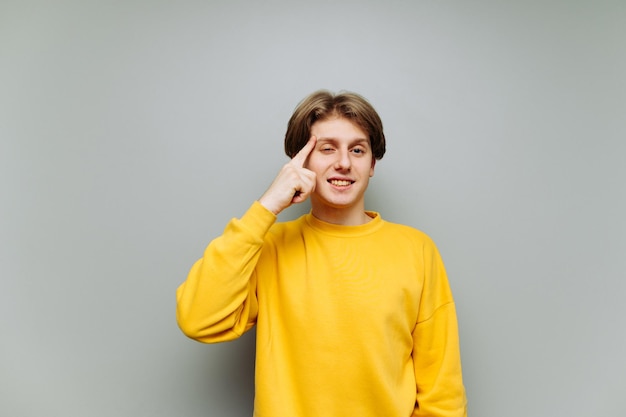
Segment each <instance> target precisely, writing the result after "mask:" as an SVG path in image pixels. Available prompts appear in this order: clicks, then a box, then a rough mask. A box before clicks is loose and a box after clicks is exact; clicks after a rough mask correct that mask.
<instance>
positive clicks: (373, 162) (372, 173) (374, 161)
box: [370, 158, 376, 178]
mask: <svg viewBox="0 0 626 417" xmlns="http://www.w3.org/2000/svg"><path fill="white" fill-rule="evenodd" d="M375 165H376V158H372V166H371V167H370V178H371V177H373V176H374V166H375Z"/></svg>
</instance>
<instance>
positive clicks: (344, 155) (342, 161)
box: [335, 149, 352, 171]
mask: <svg viewBox="0 0 626 417" xmlns="http://www.w3.org/2000/svg"><path fill="white" fill-rule="evenodd" d="M351 166H352V160H351V159H350V151H348V150H347V149H344V150H341V151H339V152H337V161H336V162H335V169H336V170H338V171H345V170H349V169H350V167H351Z"/></svg>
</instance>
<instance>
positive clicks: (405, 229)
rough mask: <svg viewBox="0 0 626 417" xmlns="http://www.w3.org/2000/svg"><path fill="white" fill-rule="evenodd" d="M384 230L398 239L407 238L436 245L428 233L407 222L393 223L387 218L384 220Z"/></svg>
mask: <svg viewBox="0 0 626 417" xmlns="http://www.w3.org/2000/svg"><path fill="white" fill-rule="evenodd" d="M382 231H383V232H384V233H386V234H389V235H391V236H395V237H396V238H398V239H407V240H411V241H413V242H415V243H421V244H424V245H429V246H430V245H432V246H434V242H433V240H432V239H431V237H430V236H429V235H428V234H426V233H425V232H423V231H422V230H420V229H417V228H415V227H412V226H408V225H406V224H400V223H393V222H389V221H386V220H385V221H383V227H382Z"/></svg>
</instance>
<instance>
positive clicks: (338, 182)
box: [330, 180, 352, 187]
mask: <svg viewBox="0 0 626 417" xmlns="http://www.w3.org/2000/svg"><path fill="white" fill-rule="evenodd" d="M330 183H331V184H332V185H336V186H338V187H345V186H346V185H350V184H352V181H346V180H330Z"/></svg>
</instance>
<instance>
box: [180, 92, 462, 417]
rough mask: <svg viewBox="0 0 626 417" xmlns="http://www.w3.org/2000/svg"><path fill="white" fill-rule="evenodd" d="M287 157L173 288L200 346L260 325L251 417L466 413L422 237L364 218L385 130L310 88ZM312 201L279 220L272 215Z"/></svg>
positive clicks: (444, 297) (431, 251)
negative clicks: (298, 213) (294, 216)
mask: <svg viewBox="0 0 626 417" xmlns="http://www.w3.org/2000/svg"><path fill="white" fill-rule="evenodd" d="M285 151H286V153H287V155H288V156H290V157H291V158H292V159H291V161H290V162H288V163H287V164H286V165H285V166H284V167H283V168H282V170H281V171H280V172H279V174H278V175H277V177H276V179H275V180H274V182H273V183H272V184H271V186H270V187H269V188H268V190H267V191H266V192H265V194H263V196H262V197H261V198H260V199H259V200H258V201H255V202H254V203H252V205H251V207H250V208H249V209H248V211H247V212H246V213H245V214H244V215H243V216H242V217H241V218H240V219H233V220H231V221H230V222H229V223H228V225H227V226H226V229H225V230H224V234H223V235H222V236H220V237H218V238H216V239H215V240H213V241H212V242H211V243H210V244H209V246H208V247H207V249H206V251H205V253H204V256H203V257H202V259H200V260H198V261H197V262H196V263H195V265H194V266H193V267H192V269H191V271H190V273H189V276H188V278H187V281H186V282H185V283H183V284H182V285H181V286H180V287H179V289H178V291H177V301H178V309H177V318H178V323H179V326H180V328H181V329H182V331H183V332H184V333H185V334H186V335H187V336H189V337H191V338H193V339H196V340H198V341H201V342H205V343H214V342H222V341H227V340H232V339H235V338H237V337H239V336H241V335H242V334H243V333H244V332H245V331H247V330H248V329H250V328H251V327H252V326H254V325H255V324H256V325H257V341H256V345H257V349H256V352H257V357H256V378H255V379H256V395H255V411H254V415H255V416H256V417H283V416H284V417H346V416H358V417H410V416H414V417H417V416H430V417H437V416H440V417H444V416H445V417H453V416H454V417H464V416H466V399H465V390H464V387H463V381H462V376H461V363H460V354H459V341H458V331H457V320H456V313H455V307H454V301H453V298H452V294H451V292H450V288H449V285H448V281H447V277H446V273H445V270H444V265H443V263H442V261H441V258H440V256H439V253H438V252H437V249H436V247H435V245H434V244H433V242H432V241H431V240H430V239H429V238H428V236H426V235H425V234H423V233H422V232H420V231H418V230H415V229H413V228H410V227H408V226H403V225H398V224H393V223H389V222H386V221H384V220H383V219H382V218H381V216H380V214H378V213H375V212H371V211H365V203H364V195H365V191H366V189H367V186H368V182H369V178H370V177H372V176H373V175H374V167H375V165H376V160H378V159H381V158H382V157H383V155H384V153H385V136H384V134H383V128H382V123H381V120H380V118H379V116H378V114H377V113H376V111H375V110H374V108H373V107H372V106H371V105H370V104H369V103H368V102H367V101H366V100H365V99H364V98H362V97H361V96H359V95H357V94H352V93H343V94H338V95H334V94H331V93H329V92H326V91H319V92H316V93H313V94H312V95H310V96H309V97H307V98H306V99H305V100H303V101H302V102H301V103H300V104H299V105H298V107H297V108H296V110H295V112H294V114H293V116H292V117H291V119H290V121H289V124H288V127H287V133H286V135H285ZM307 198H310V199H311V212H310V213H309V214H307V215H304V216H302V217H300V218H299V219H297V220H294V221H290V222H282V223H281V222H276V215H277V214H278V213H280V212H281V211H282V210H284V209H285V208H287V207H289V206H290V205H292V204H296V203H301V202H303V201H305V200H306V199H307Z"/></svg>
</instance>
